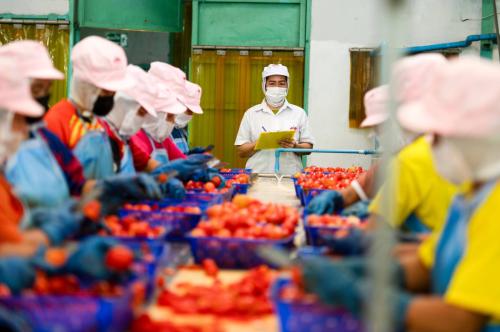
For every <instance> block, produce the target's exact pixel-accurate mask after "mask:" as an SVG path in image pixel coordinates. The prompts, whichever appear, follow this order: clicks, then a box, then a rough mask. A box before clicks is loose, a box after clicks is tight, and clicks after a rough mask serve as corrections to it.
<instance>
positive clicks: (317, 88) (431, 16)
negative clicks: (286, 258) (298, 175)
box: [309, 0, 481, 166]
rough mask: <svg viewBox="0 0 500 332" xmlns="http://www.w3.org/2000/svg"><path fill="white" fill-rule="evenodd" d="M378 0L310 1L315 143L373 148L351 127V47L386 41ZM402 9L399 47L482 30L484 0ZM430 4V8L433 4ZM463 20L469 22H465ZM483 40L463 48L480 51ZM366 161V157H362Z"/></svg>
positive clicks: (326, 160) (424, 2)
mask: <svg viewBox="0 0 500 332" xmlns="http://www.w3.org/2000/svg"><path fill="white" fill-rule="evenodd" d="M380 3H381V1H379V0H349V1H344V0H312V31H311V57H310V84H309V116H310V125H311V127H312V132H313V133H314V136H315V138H316V145H315V147H317V148H342V149H348V148H356V149H364V148H371V147H372V142H371V141H370V140H369V139H368V138H367V135H366V134H367V131H366V130H360V129H350V128H349V125H348V119H349V116H348V115H349V114H348V113H349V88H350V57H349V49H350V48H352V47H376V46H378V45H380V43H381V42H382V35H383V33H382V29H381V28H380V27H381V26H382V24H383V19H384V13H386V10H384V8H380V7H381V5H380ZM408 3H409V5H408V6H407V7H406V8H404V16H405V20H406V23H407V25H406V28H407V32H406V33H405V35H404V38H403V42H402V43H401V45H399V46H401V47H405V46H417V45H427V44H434V43H441V42H448V41H459V40H463V39H465V37H466V36H468V35H471V34H479V33H480V31H481V21H480V18H481V1H477V0H439V1H435V0H418V1H408ZM430 8H432V9H430ZM463 20H465V21H463ZM478 46H479V45H475V46H474V47H473V48H471V49H467V50H464V52H463V53H476V54H477V53H479V47H478ZM362 161H365V162H362ZM367 161H369V159H368V158H367V157H363V156H355V157H352V158H351V157H349V158H346V157H345V156H343V155H326V154H313V155H312V156H311V157H309V164H317V165H339V166H350V165H351V164H360V163H361V164H364V165H366V162H367Z"/></svg>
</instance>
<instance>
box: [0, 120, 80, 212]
mask: <svg viewBox="0 0 500 332" xmlns="http://www.w3.org/2000/svg"><path fill="white" fill-rule="evenodd" d="M33 135H34V137H33V138H30V139H29V140H27V141H25V142H23V143H21V146H20V147H19V149H18V150H17V152H16V154H15V155H14V156H12V157H11V158H10V159H9V160H8V162H7V165H6V169H5V176H6V177H7V180H8V181H9V182H10V183H11V184H12V185H13V186H14V188H15V191H16V193H17V195H18V196H19V197H20V198H21V199H22V200H23V202H24V203H25V204H26V205H27V206H28V207H31V208H32V207H55V206H58V205H60V204H61V203H63V202H64V201H66V200H67V199H68V198H70V192H69V188H68V184H67V182H66V178H65V177H64V174H63V171H62V170H61V168H60V166H59V164H58V163H57V160H56V159H55V158H54V155H53V154H52V151H51V150H50V148H49V147H48V145H47V143H46V142H45V140H44V139H43V138H42V137H41V136H40V135H39V134H38V133H37V132H36V130H35V131H33Z"/></svg>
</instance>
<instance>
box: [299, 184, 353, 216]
mask: <svg viewBox="0 0 500 332" xmlns="http://www.w3.org/2000/svg"><path fill="white" fill-rule="evenodd" d="M343 208H344V199H343V198H342V194H341V193H340V192H339V191H336V190H327V191H324V192H322V193H320V194H319V195H317V196H316V197H314V198H313V199H312V200H311V202H309V204H308V205H307V207H306V213H307V214H317V215H324V214H333V213H338V212H340V211H341V210H342V209H343Z"/></svg>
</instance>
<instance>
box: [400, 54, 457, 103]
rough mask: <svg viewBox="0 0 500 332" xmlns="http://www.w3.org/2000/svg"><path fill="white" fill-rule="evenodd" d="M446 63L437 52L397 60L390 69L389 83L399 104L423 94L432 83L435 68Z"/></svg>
mask: <svg viewBox="0 0 500 332" xmlns="http://www.w3.org/2000/svg"><path fill="white" fill-rule="evenodd" d="M447 63H448V60H446V58H445V57H444V56H443V55H441V54H438V53H428V54H419V55H414V56H410V57H406V58H403V59H401V60H399V61H398V62H397V63H396V65H395V66H394V69H393V71H392V81H391V84H393V86H394V93H395V96H394V98H395V100H396V102H398V103H399V104H404V103H407V102H412V101H414V100H417V99H419V98H420V97H421V96H422V95H425V94H426V92H427V90H428V89H429V87H430V86H431V85H432V81H433V79H434V73H435V72H436V70H437V69H438V68H439V67H441V66H445V65H446V64H447Z"/></svg>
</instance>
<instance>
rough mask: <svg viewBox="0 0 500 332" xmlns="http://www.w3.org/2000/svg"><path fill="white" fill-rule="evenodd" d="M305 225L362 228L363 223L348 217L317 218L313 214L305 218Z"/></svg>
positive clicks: (328, 216) (327, 216)
mask: <svg viewBox="0 0 500 332" xmlns="http://www.w3.org/2000/svg"><path fill="white" fill-rule="evenodd" d="M307 225H308V226H314V227H338V228H349V227H359V228H362V226H363V225H364V223H363V222H362V221H361V219H359V218H358V217H354V216H349V217H343V216H339V215H323V216H319V215H315V214H313V215H310V216H308V217H307Z"/></svg>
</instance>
